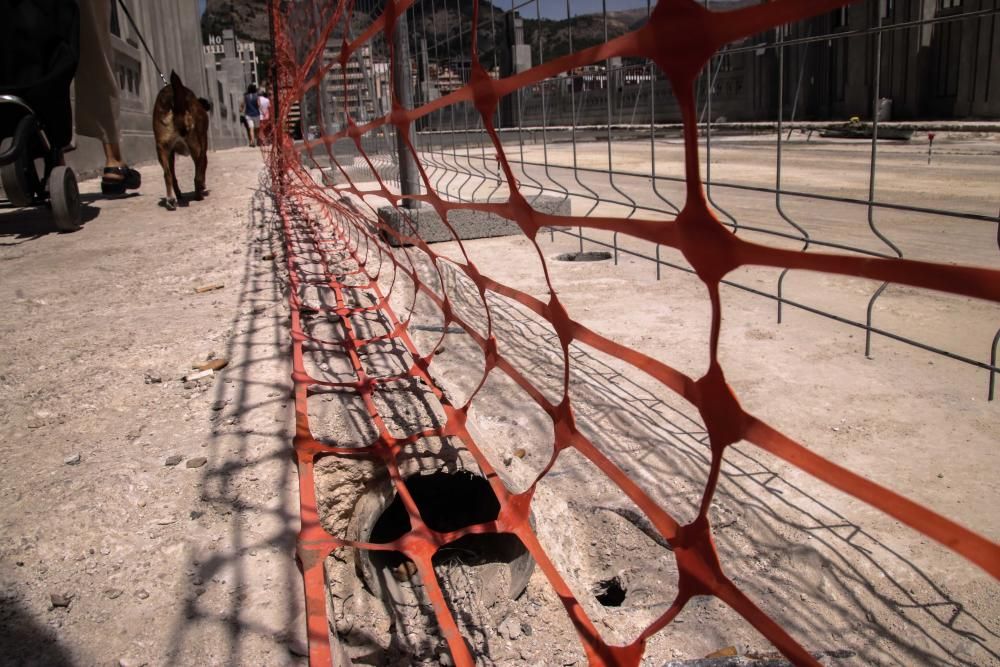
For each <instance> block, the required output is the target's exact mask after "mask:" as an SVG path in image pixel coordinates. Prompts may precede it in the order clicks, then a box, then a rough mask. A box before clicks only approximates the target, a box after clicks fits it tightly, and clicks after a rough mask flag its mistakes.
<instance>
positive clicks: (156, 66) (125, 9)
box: [118, 0, 170, 86]
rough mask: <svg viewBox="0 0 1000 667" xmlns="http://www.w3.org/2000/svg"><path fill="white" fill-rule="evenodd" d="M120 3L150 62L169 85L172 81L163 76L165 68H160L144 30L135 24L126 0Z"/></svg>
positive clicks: (162, 79) (121, 0) (119, 0)
mask: <svg viewBox="0 0 1000 667" xmlns="http://www.w3.org/2000/svg"><path fill="white" fill-rule="evenodd" d="M118 5H119V6H120V7H121V8H122V11H123V12H125V18H127V19H128V22H129V23H131V24H132V29H133V30H135V34H136V36H137V37H138V38H139V41H140V42H142V48H144V49H146V55H147V56H149V60H150V62H152V63H153V67H155V68H156V73H157V74H159V75H160V80H161V81H163V83H164V85H167V86H169V85H170V82H169V81H167V77H165V76H163V70H161V69H160V66H159V65H157V64H156V58H154V57H153V52H152V51H150V50H149V46H148V45H147V44H146V40H145V39H144V38H143V36H142V31H140V30H139V26H137V25H136V24H135V19H133V18H132V14H131V12H129V10H128V7H126V6H125V0H118Z"/></svg>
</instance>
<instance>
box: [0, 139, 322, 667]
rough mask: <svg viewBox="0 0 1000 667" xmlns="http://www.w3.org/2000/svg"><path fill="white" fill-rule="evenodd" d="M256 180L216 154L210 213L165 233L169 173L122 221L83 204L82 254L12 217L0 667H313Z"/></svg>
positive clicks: (7, 234)
mask: <svg viewBox="0 0 1000 667" xmlns="http://www.w3.org/2000/svg"><path fill="white" fill-rule="evenodd" d="M178 164H179V169H180V182H181V183H182V184H184V186H185V187H188V188H190V185H191V179H192V178H193V169H192V168H191V163H190V161H189V160H180V161H179V163H178ZM260 164H261V157H260V154H259V153H258V152H256V151H252V150H249V149H239V150H233V151H226V152H218V153H213V154H211V155H210V157H209V172H208V183H209V187H210V188H211V190H212V192H211V195H210V196H209V197H208V198H207V199H206V200H205V201H203V202H194V203H192V204H191V206H190V207H188V208H182V209H179V210H178V211H176V212H173V213H171V212H168V211H166V210H165V209H163V208H161V207H159V206H158V205H157V202H158V201H159V199H160V197H161V196H162V194H161V192H162V187H163V185H162V183H163V178H162V172H161V171H160V170H159V168H158V167H155V168H154V167H149V168H144V169H142V172H143V179H144V183H145V185H144V187H143V189H142V190H141V193H142V194H141V196H136V197H131V198H127V199H122V200H116V201H107V200H102V199H100V197H99V195H94V194H93V193H95V192H98V191H99V188H98V185H97V182H96V181H89V182H85V183H83V184H82V187H81V190H82V191H83V192H84V193H85V197H86V198H87V200H88V201H89V204H88V206H87V212H86V214H85V219H87V220H88V222H87V223H86V225H85V226H84V228H83V229H82V230H81V231H79V232H76V233H73V234H56V233H49V229H48V227H47V225H46V223H45V222H44V216H42V215H40V214H39V212H37V211H31V212H28V211H10V210H4V211H2V212H0V300H2V301H3V303H4V304H6V305H5V308H4V312H3V314H2V315H0V330H2V335H3V340H4V345H3V352H2V353H0V399H2V400H0V470H2V474H3V480H4V481H3V484H0V506H2V509H0V534H2V535H3V539H2V541H0V596H2V597H0V664H3V665H39V666H46V667H50V666H57V665H133V666H138V665H194V664H197V665H237V664H245V665H251V664H252V665H280V664H300V663H301V662H303V660H302V659H301V658H299V657H297V656H295V655H293V654H292V653H291V652H290V648H291V649H292V650H294V651H296V652H298V653H302V652H303V651H304V646H303V644H302V638H301V626H302V619H301V616H300V615H301V609H300V607H301V602H300V600H301V584H300V580H301V578H300V575H299V573H298V570H297V568H296V566H295V561H294V540H295V535H296V533H297V530H298V498H297V488H298V487H297V476H296V474H295V470H294V465H293V462H292V460H291V459H290V457H289V451H290V450H289V439H290V435H289V432H288V428H289V424H290V421H291V418H290V413H289V411H288V409H286V408H287V406H288V405H289V404H288V398H287V397H288V390H289V380H288V376H289V372H290V370H289V367H288V365H287V364H286V357H287V355H286V354H284V353H283V351H285V350H287V349H288V340H287V338H286V335H287V333H286V330H285V328H286V325H285V322H286V321H287V317H286V316H285V315H283V313H286V312H287V308H286V307H285V305H284V304H285V298H284V296H283V295H282V294H281V292H280V289H279V285H278V284H277V283H276V282H275V280H274V276H273V273H272V271H271V267H272V265H273V261H271V260H267V261H265V260H264V259H262V253H270V252H272V251H271V249H270V246H269V243H270V240H269V239H270V238H271V227H270V219H269V217H268V212H267V209H266V207H265V206H264V201H265V199H264V197H263V194H262V192H261V191H259V190H258V172H259V169H260ZM211 284H221V285H222V286H223V287H221V289H218V290H215V291H209V292H205V293H196V292H195V289H196V288H198V287H200V286H205V285H211ZM283 308H285V310H282V309H283ZM209 357H213V358H216V359H221V358H224V359H227V360H228V366H226V368H225V369H223V370H222V371H221V372H219V373H218V374H216V375H215V376H214V377H212V378H206V379H202V380H198V381H195V382H184V381H183V380H182V379H181V378H182V377H183V376H185V375H187V374H188V373H191V372H192V365H193V364H194V363H200V362H204V361H205V360H206V359H207V358H209ZM172 457H176V458H172ZM199 464H200V467H192V466H199Z"/></svg>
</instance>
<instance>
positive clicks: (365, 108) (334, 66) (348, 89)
mask: <svg viewBox="0 0 1000 667" xmlns="http://www.w3.org/2000/svg"><path fill="white" fill-rule="evenodd" d="M340 45H341V41H340V39H338V38H330V40H329V41H328V42H327V45H326V49H325V50H324V54H323V57H324V63H325V64H326V66H327V68H328V69H327V72H326V74H325V76H324V77H323V84H324V86H323V102H322V109H321V111H322V116H323V118H324V119H325V122H326V123H327V124H328V125H332V126H333V128H334V129H339V128H343V127H345V126H346V125H347V118H348V117H350V118H351V119H352V120H353V121H354V122H355V123H358V124H361V123H366V122H368V121H370V120H372V119H373V118H377V117H379V116H382V115H384V114H385V113H387V112H388V111H389V108H390V99H391V98H390V92H389V83H390V77H389V60H388V59H387V58H383V57H373V55H372V48H371V45H370V44H365V45H363V46H362V47H361V48H359V49H358V50H357V51H356V52H355V53H354V55H353V56H352V58H351V59H350V60H348V61H347V66H346V68H341V66H340V63H339V61H338V55H339V53H340Z"/></svg>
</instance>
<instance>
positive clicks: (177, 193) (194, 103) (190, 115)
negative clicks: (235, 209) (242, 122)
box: [153, 72, 212, 211]
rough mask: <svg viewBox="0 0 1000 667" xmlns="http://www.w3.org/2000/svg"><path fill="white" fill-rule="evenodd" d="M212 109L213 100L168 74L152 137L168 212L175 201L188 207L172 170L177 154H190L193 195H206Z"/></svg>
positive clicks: (158, 102) (160, 95) (154, 121)
mask: <svg viewBox="0 0 1000 667" xmlns="http://www.w3.org/2000/svg"><path fill="white" fill-rule="evenodd" d="M211 110H212V103H211V102H209V101H208V100H206V99H204V98H199V97H197V96H196V95H195V94H194V93H193V92H191V91H190V90H189V89H188V88H186V87H185V86H184V84H183V83H181V78H180V77H179V76H177V73H176V72H171V73H170V85H169V86H166V87H164V88H163V89H162V90H161V91H160V94H159V95H157V96H156V104H154V105H153V136H154V137H155V138H156V154H157V157H159V158H160V166H162V167H163V180H164V182H165V183H166V186H167V197H166V200H165V201H164V205H165V206H166V207H167V209H168V210H170V211H173V210H174V209H176V208H177V204H180V205H181V206H187V201H186V200H185V199H184V196H183V195H182V194H181V189H180V187H179V186H178V185H177V174H176V172H175V171H174V156H175V155H177V154H180V155H190V156H191V159H192V160H194V198H195V199H198V200H200V199H201V198H202V197H204V196H205V195H206V194H208V190H206V189H205V170H206V169H207V168H208V112H209V111H211Z"/></svg>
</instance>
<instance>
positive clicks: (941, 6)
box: [938, 0, 962, 9]
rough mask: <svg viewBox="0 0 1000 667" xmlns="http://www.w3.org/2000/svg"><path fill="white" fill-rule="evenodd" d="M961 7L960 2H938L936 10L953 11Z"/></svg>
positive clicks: (946, 0) (942, 0) (940, 0)
mask: <svg viewBox="0 0 1000 667" xmlns="http://www.w3.org/2000/svg"><path fill="white" fill-rule="evenodd" d="M961 6H962V0H938V9H954V8H955V7H961Z"/></svg>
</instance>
